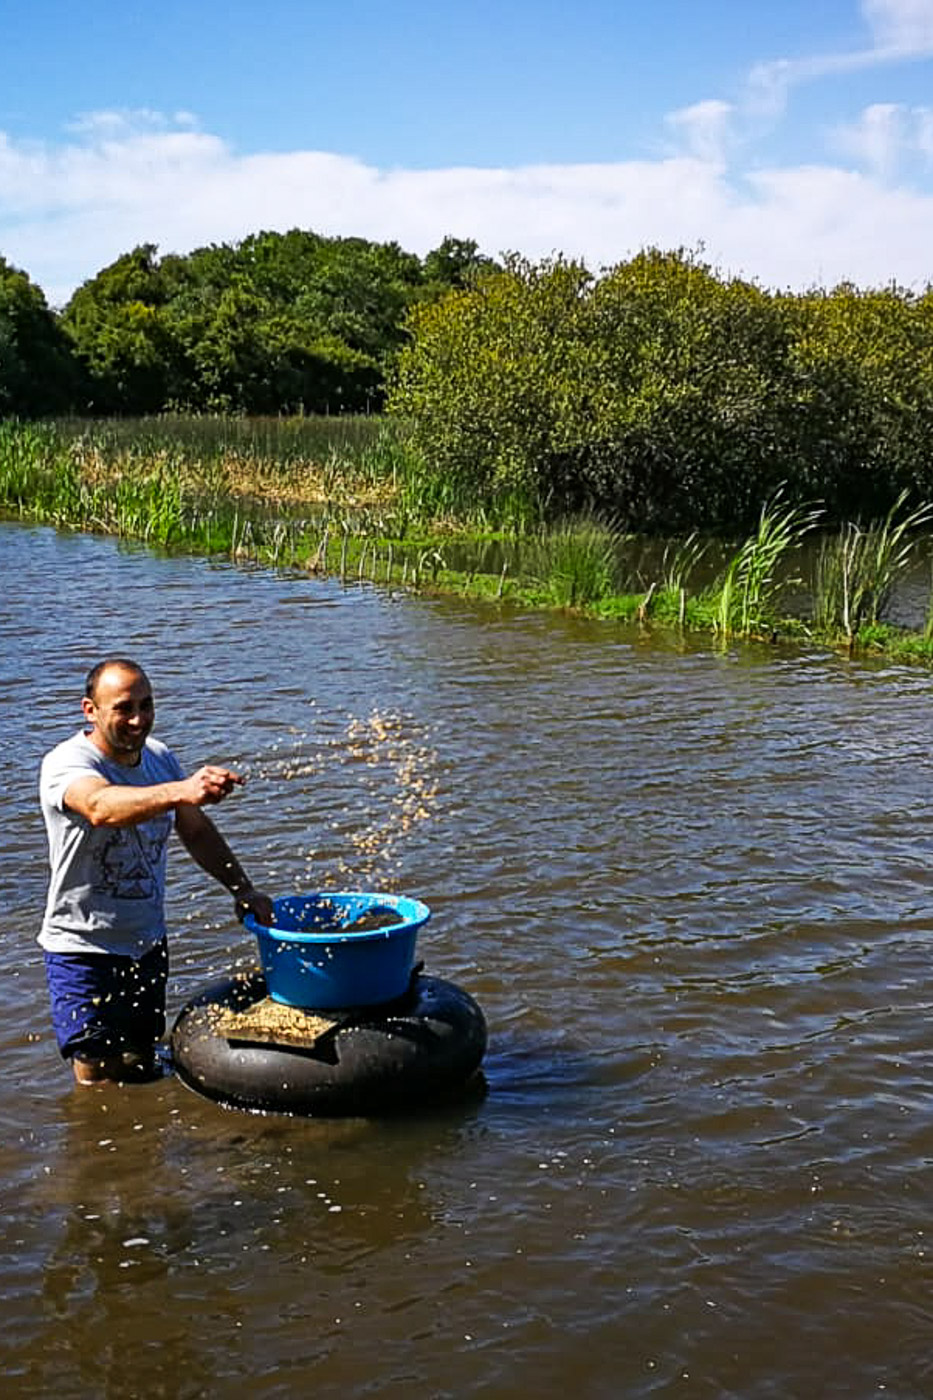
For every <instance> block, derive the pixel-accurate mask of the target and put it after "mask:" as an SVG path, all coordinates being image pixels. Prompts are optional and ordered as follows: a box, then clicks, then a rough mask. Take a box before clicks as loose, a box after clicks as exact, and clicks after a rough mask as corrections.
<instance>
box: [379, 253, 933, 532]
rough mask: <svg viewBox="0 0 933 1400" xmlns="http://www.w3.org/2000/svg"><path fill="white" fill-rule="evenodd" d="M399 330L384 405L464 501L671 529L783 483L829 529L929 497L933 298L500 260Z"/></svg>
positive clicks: (649, 263)
mask: <svg viewBox="0 0 933 1400" xmlns="http://www.w3.org/2000/svg"><path fill="white" fill-rule="evenodd" d="M409 328H410V338H409V339H408V340H407V342H406V343H405V345H404V347H403V348H402V350H401V353H400V358H399V361H398V365H397V370H396V374H395V376H394V382H393V388H392V392H391V396H390V407H391V408H392V409H394V410H395V411H396V412H398V413H401V414H403V415H405V416H406V417H407V418H408V419H409V420H410V421H411V423H412V425H413V429H414V433H415V437H416V441H417V444H418V446H419V447H420V449H421V451H422V454H423V456H424V458H425V460H426V461H428V462H430V463H431V466H432V468H433V469H434V470H436V471H437V472H438V473H439V474H440V475H441V476H442V477H443V479H444V480H445V481H446V483H447V484H448V489H449V490H451V491H452V492H455V493H456V494H457V495H458V496H459V497H460V498H461V499H465V500H466V499H489V498H496V497H498V498H503V497H507V496H508V495H509V494H510V493H511V494H513V495H515V496H516V497H517V498H518V499H523V500H526V501H532V502H535V503H537V504H538V506H539V508H540V509H541V510H543V511H544V512H545V513H547V514H548V515H550V516H551V517H553V516H555V515H561V514H579V513H580V512H581V511H586V510H587V509H589V510H591V511H594V512H595V513H597V514H599V515H601V516H602V517H603V518H607V517H608V518H611V519H612V520H614V521H615V522H617V523H618V524H620V525H622V526H623V527H624V528H628V529H640V530H648V531H663V530H670V531H674V532H676V531H686V530H692V529H695V528H709V529H724V530H728V529H731V528H733V527H738V526H742V527H744V526H746V525H748V524H750V523H752V522H753V521H754V520H755V518H756V516H757V513H758V511H759V509H760V507H761V505H762V503H763V502H764V501H765V500H766V499H768V498H770V497H772V496H773V495H774V492H775V491H776V490H777V489H779V488H782V489H783V491H784V492H785V494H786V497H787V498H789V499H791V500H794V501H797V502H811V503H816V502H819V503H820V504H821V506H822V507H823V508H824V510H825V516H824V519H825V520H826V521H827V523H830V522H832V521H834V520H835V521H843V520H854V519H870V518H878V517H880V516H882V515H884V514H885V513H886V512H887V511H888V510H889V509H890V508H891V506H892V505H893V503H894V502H895V501H896V500H897V499H898V497H899V496H900V495H901V493H902V492H906V493H907V496H908V498H909V499H911V500H914V501H918V500H933V291H931V290H930V289H927V290H926V291H925V292H924V293H923V294H921V295H915V294H913V293H911V292H908V291H905V290H903V289H900V288H897V287H893V286H892V287H890V288H887V289H884V290H873V291H862V290H859V289H857V288H855V287H853V286H849V285H842V286H838V287H836V288H835V289H834V290H832V291H819V290H817V291H811V292H807V293H805V294H799V295H798V294H791V293H783V294H772V293H769V292H766V291H764V290H762V289H761V288H760V287H758V286H756V285H754V284H750V283H748V282H743V281H740V280H735V279H732V280H726V279H723V278H721V277H719V276H717V275H716V274H715V273H714V272H713V271H712V270H711V269H710V268H709V267H708V266H706V265H705V264H703V263H702V262H701V261H700V260H698V259H697V258H695V257H693V256H691V255H690V254H688V253H684V252H683V251H680V252H660V251H658V250H650V251H646V252H644V253H642V254H640V255H639V256H637V257H634V258H632V259H631V260H630V261H628V262H625V263H621V264H619V265H618V266H616V267H614V268H611V269H609V270H607V271H605V272H604V273H603V274H602V275H601V276H599V277H596V276H593V275H592V274H591V273H590V272H589V271H588V270H587V269H586V268H585V267H583V266H581V265H579V264H576V263H569V262H564V261H562V260H557V261H553V262H549V263H545V264H539V265H532V264H530V263H527V262H524V261H522V260H521V259H511V260H509V262H508V263H507V265H506V267H505V268H504V269H502V270H500V271H498V272H496V273H493V274H492V275H490V276H488V277H484V278H481V279H480V280H479V281H478V283H477V284H476V285H475V286H474V287H473V288H469V289H466V290H464V291H461V292H459V293H457V294H456V295H454V296H451V297H448V298H446V299H444V300H443V301H439V302H437V303H436V304H434V305H431V306H427V305H424V306H420V307H416V308H414V309H413V311H412V313H411V316H410V321H409Z"/></svg>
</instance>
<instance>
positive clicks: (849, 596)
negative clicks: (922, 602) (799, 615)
mask: <svg viewBox="0 0 933 1400" xmlns="http://www.w3.org/2000/svg"><path fill="white" fill-rule="evenodd" d="M907 496H908V493H907V492H906V491H902V492H901V494H900V495H899V496H898V498H897V500H896V501H895V502H894V505H893V506H892V507H891V509H890V510H889V511H888V513H887V515H886V516H885V517H884V518H883V519H882V520H875V521H872V522H871V524H870V525H867V526H864V527H863V526H862V525H860V524H857V523H851V522H850V523H849V524H847V525H844V526H843V527H842V529H841V530H840V531H839V533H838V535H837V536H836V537H835V538H834V539H831V540H824V541H823V544H822V546H821V548H820V553H819V557H818V559H817V566H816V579H815V583H814V600H813V620H814V623H815V624H816V626H817V628H818V629H819V630H820V631H823V632H828V633H831V634H832V633H836V634H839V633H842V635H843V636H844V637H845V638H846V639H847V640H848V641H849V642H850V643H851V642H852V640H853V639H854V638H855V636H856V634H857V633H858V630H859V628H860V627H863V626H866V625H867V626H870V625H872V624H874V623H877V622H880V621H881V620H882V619H883V617H884V613H885V611H886V609H887V608H888V606H889V604H890V601H891V595H892V593H893V592H894V587H895V585H896V583H897V581H898V579H899V578H901V577H902V576H903V575H904V573H906V571H907V569H908V568H909V567H910V565H911V563H912V562H913V559H914V556H915V551H916V547H917V543H918V541H917V538H916V534H915V532H916V531H918V530H920V529H921V528H922V527H923V526H924V525H926V524H928V523H929V522H930V520H931V519H933V505H931V504H925V505H920V506H918V507H917V508H916V509H915V510H912V511H909V512H906V513H905V506H906V504H907Z"/></svg>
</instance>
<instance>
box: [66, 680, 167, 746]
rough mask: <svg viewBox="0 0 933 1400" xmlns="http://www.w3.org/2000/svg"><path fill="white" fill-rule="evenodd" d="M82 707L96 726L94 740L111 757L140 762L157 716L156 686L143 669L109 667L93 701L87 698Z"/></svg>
mask: <svg viewBox="0 0 933 1400" xmlns="http://www.w3.org/2000/svg"><path fill="white" fill-rule="evenodd" d="M81 707H82V709H83V710H84V716H85V719H87V721H88V723H89V724H90V725H91V726H92V728H91V736H90V737H91V740H92V741H93V742H94V743H95V744H96V745H97V747H98V748H99V749H100V750H101V752H102V753H103V754H105V755H106V756H107V758H111V759H114V760H115V761H116V762H117V763H125V764H133V763H137V762H138V761H139V756H140V754H141V753H142V748H143V745H144V744H145V742H146V737H147V735H148V734H149V731H150V729H151V728H152V721H153V719H154V717H155V706H154V705H153V702H152V687H151V686H150V684H149V681H148V680H147V678H146V676H145V675H144V674H143V673H142V671H129V670H127V669H126V668H125V667H123V666H108V667H107V669H106V671H104V672H103V673H102V674H101V676H99V677H98V681H97V688H96V690H95V692H94V698H93V700H88V699H85V700H83V701H82V702H81Z"/></svg>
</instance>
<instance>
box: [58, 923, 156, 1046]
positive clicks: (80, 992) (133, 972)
mask: <svg viewBox="0 0 933 1400" xmlns="http://www.w3.org/2000/svg"><path fill="white" fill-rule="evenodd" d="M45 971H46V976H47V977H48V982H49V995H50V996H51V998H52V1025H53V1027H54V1029H55V1038H56V1040H57V1041H58V1048H59V1050H60V1051H61V1052H62V1055H63V1056H64V1058H65V1059H68V1058H70V1057H71V1056H72V1055H80V1056H82V1057H84V1058H87V1059H90V1060H105V1059H107V1058H109V1057H110V1056H112V1055H119V1054H121V1053H122V1051H124V1050H138V1051H146V1050H149V1049H151V1048H152V1046H153V1045H154V1044H155V1042H156V1041H157V1040H158V1039H159V1037H160V1036H161V1035H162V1033H163V1032H164V1030H165V984H166V982H167V981H168V944H167V942H166V940H165V939H164V938H163V939H162V942H161V943H157V944H156V946H155V947H154V948H150V950H149V952H148V953H144V954H143V956H142V957H141V958H139V959H137V958H126V957H118V956H116V955H114V954H110V953H46V955H45Z"/></svg>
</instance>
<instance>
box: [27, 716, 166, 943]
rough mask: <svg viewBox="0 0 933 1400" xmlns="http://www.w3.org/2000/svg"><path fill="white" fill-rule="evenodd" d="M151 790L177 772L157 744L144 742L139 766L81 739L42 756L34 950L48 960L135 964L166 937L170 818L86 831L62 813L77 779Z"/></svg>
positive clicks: (82, 821)
mask: <svg viewBox="0 0 933 1400" xmlns="http://www.w3.org/2000/svg"><path fill="white" fill-rule="evenodd" d="M90 774H99V775H100V776H101V777H102V778H105V779H106V781H107V782H108V783H122V784H126V785H129V786H133V787H150V786H152V785H153V784H156V783H165V782H176V781H178V780H179V779H181V778H184V776H185V775H184V772H183V771H182V768H181V766H180V764H179V762H178V760H177V759H176V757H175V755H174V754H173V753H172V752H171V751H170V750H169V749H167V748H166V747H165V745H164V744H163V743H160V741H159V740H158V739H147V740H146V744H145V748H144V749H143V752H142V755H141V757H140V761H139V763H138V764H137V765H136V766H135V767H126V766H125V765H123V764H121V763H113V762H112V761H111V760H110V759H108V758H105V756H104V755H103V754H102V753H101V751H100V749H99V748H98V747H97V745H96V744H94V743H92V742H91V740H90V739H89V738H88V736H87V735H86V734H84V733H79V734H75V735H74V736H73V737H72V738H71V739H66V740H65V742H64V743H62V744H59V745H58V746H57V747H56V748H54V749H52V751H51V752H50V753H48V754H46V756H45V758H44V759H43V760H42V770H41V774H40V777H39V798H40V801H41V803H42V815H43V817H44V819H45V826H46V831H47V832H48V837H49V863H50V865H51V868H52V873H51V879H50V881H49V896H48V901H47V903H46V908H45V918H44V920H43V923H42V931H41V933H40V934H39V942H40V944H41V945H42V947H43V948H46V949H48V950H49V952H53V953H121V954H124V955H129V956H130V957H134V958H138V957H140V956H141V955H142V954H143V953H145V952H147V951H148V949H150V948H152V947H154V946H155V944H156V943H158V942H159V940H160V939H161V938H162V937H163V936H164V934H165V916H164V913H163V907H162V906H163V900H164V897H165V866H166V845H167V842H168V838H169V834H170V832H171V830H172V826H173V824H174V819H173V815H172V813H171V812H166V813H164V814H163V815H162V816H158V817H152V818H151V819H150V820H149V821H145V822H139V823H138V824H137V825H136V826H119V827H114V826H109V827H108V826H97V827H95V826H92V825H91V823H90V822H89V821H87V820H86V818H84V817H82V816H80V815H79V813H77V812H73V811H71V810H68V809H66V808H65V806H64V795H65V793H66V791H67V790H68V788H69V787H70V786H71V784H72V783H73V782H74V781H75V780H76V779H77V778H86V777H88V775H90Z"/></svg>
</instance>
